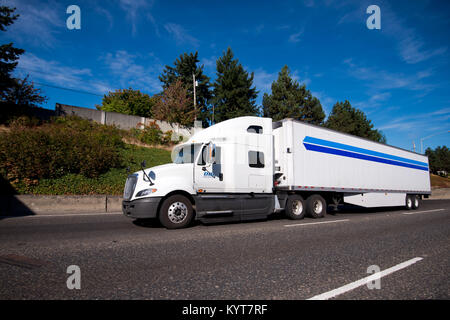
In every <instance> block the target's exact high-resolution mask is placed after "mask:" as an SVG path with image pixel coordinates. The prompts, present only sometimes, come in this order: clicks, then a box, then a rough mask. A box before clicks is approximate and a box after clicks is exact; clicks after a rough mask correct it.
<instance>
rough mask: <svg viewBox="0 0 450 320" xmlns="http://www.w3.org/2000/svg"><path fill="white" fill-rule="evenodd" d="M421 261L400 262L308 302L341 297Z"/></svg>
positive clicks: (415, 259)
mask: <svg viewBox="0 0 450 320" xmlns="http://www.w3.org/2000/svg"><path fill="white" fill-rule="evenodd" d="M422 259H423V258H421V257H416V258H414V259H411V260H408V261H405V262H402V263H400V264H397V265H395V266H393V267H391V268H389V269H386V270H383V271H381V272H377V273H374V274H372V275H371V276H368V277H365V278H363V279H361V280H358V281H355V282H352V283H349V284H347V285H345V286H342V287H339V288H337V289H334V290H331V291H328V292H325V293H322V294H319V295H317V296H314V297H312V298H309V299H308V300H328V299H331V298H334V297H337V296H338V295H341V294H343V293H346V292H348V291H351V290H353V289H356V288H358V287H361V286H364V285H366V284H367V283H369V282H371V281H374V280H378V279H381V278H382V277H384V276H387V275H388V274H391V273H394V272H396V271H399V270H401V269H404V268H406V267H409V266H410V265H412V264H414V263H416V262H418V261H420V260H422Z"/></svg>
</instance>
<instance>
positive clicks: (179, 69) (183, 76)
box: [159, 52, 211, 127]
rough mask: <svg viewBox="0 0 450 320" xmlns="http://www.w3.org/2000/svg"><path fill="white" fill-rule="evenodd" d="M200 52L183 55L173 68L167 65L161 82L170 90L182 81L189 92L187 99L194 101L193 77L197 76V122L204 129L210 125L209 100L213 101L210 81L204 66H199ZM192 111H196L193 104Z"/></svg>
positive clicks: (161, 76) (160, 77) (160, 78)
mask: <svg viewBox="0 0 450 320" xmlns="http://www.w3.org/2000/svg"><path fill="white" fill-rule="evenodd" d="M198 63H199V59H198V52H195V53H189V54H187V53H183V54H182V55H180V57H179V58H177V59H176V60H175V62H174V63H173V65H174V66H173V67H171V66H168V65H166V67H165V68H164V70H163V73H162V74H161V75H160V76H159V80H160V81H161V82H162V83H163V89H167V88H169V87H170V86H171V85H173V84H175V83H176V82H177V80H181V82H182V83H183V87H184V88H186V90H187V97H189V98H190V99H192V100H193V97H194V84H193V77H192V75H193V74H195V80H196V81H197V82H198V86H197V87H196V88H195V91H196V92H195V93H196V105H197V107H196V109H197V120H201V121H202V124H203V126H204V127H206V126H208V125H209V119H210V110H209V100H210V99H211V91H210V86H211V84H210V82H209V81H210V79H209V77H208V76H206V75H205V74H203V67H204V66H203V65H201V66H198ZM191 109H192V110H194V104H193V103H192V106H191Z"/></svg>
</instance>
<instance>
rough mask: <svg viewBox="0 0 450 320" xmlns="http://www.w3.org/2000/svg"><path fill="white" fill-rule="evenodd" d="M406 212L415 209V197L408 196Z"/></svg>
mask: <svg viewBox="0 0 450 320" xmlns="http://www.w3.org/2000/svg"><path fill="white" fill-rule="evenodd" d="M405 207H406V210H411V209H413V208H414V196H412V195H409V194H407V195H406V200H405Z"/></svg>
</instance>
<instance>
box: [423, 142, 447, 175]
mask: <svg viewBox="0 0 450 320" xmlns="http://www.w3.org/2000/svg"><path fill="white" fill-rule="evenodd" d="M425 154H426V155H427V156H428V161H429V164H430V171H431V172H432V173H435V174H436V173H437V172H438V171H447V172H450V149H448V148H447V147H446V146H442V147H441V146H439V147H437V148H436V149H434V150H433V149H431V148H427V149H426V150H425Z"/></svg>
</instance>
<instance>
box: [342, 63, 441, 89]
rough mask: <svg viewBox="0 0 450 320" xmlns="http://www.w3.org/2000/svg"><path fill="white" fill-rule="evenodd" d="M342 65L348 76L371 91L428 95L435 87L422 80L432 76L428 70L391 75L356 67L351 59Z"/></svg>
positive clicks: (372, 69)
mask: <svg viewBox="0 0 450 320" xmlns="http://www.w3.org/2000/svg"><path fill="white" fill-rule="evenodd" d="M343 63H344V64H345V65H346V66H347V67H348V69H347V72H348V73H349V75H350V76H352V77H354V78H356V79H358V80H364V81H365V84H366V85H367V86H369V87H370V88H372V89H382V90H388V89H390V90H392V89H407V90H411V91H425V92H427V93H429V92H430V91H431V90H433V89H434V88H436V85H433V84H429V83H425V82H423V81H422V80H423V79H424V78H427V77H429V76H431V75H432V72H431V70H430V69H427V70H424V71H420V72H417V73H416V74H413V75H405V74H403V73H392V72H389V71H386V70H382V69H376V68H372V67H366V66H362V65H360V64H359V65H357V64H356V63H354V62H353V60H352V59H346V60H344V61H343Z"/></svg>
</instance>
